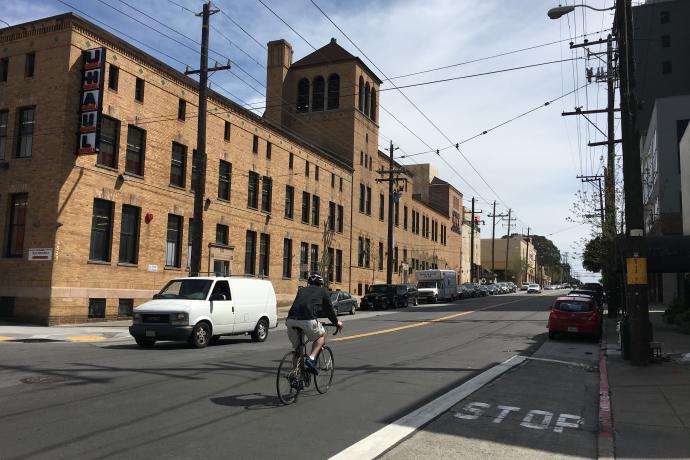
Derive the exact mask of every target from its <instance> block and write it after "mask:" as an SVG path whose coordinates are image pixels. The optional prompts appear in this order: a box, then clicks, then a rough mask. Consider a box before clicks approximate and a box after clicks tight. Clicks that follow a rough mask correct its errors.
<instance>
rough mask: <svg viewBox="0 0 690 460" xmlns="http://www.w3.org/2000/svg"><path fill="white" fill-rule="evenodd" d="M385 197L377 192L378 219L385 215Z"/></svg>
mask: <svg viewBox="0 0 690 460" xmlns="http://www.w3.org/2000/svg"><path fill="white" fill-rule="evenodd" d="M385 208H386V199H385V198H384V196H383V193H381V194H379V219H380V220H383V219H384V218H385V215H386V209H385Z"/></svg>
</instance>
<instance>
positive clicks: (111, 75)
mask: <svg viewBox="0 0 690 460" xmlns="http://www.w3.org/2000/svg"><path fill="white" fill-rule="evenodd" d="M119 80H120V68H119V67H116V66H114V65H112V64H110V72H108V88H110V89H112V90H113V91H117V85H118V83H119Z"/></svg>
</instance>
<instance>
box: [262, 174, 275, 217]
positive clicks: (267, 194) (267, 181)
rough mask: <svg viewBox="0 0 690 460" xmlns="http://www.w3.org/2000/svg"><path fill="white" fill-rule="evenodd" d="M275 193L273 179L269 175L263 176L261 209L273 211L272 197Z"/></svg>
mask: <svg viewBox="0 0 690 460" xmlns="http://www.w3.org/2000/svg"><path fill="white" fill-rule="evenodd" d="M272 195H273V179H271V178H270V177H268V176H264V177H263V181H262V184H261V210H262V211H264V212H271V197H272Z"/></svg>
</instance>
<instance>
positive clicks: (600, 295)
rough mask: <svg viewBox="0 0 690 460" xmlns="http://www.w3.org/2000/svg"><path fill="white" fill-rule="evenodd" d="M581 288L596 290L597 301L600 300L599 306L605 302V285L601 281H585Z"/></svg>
mask: <svg viewBox="0 0 690 460" xmlns="http://www.w3.org/2000/svg"><path fill="white" fill-rule="evenodd" d="M579 289H585V290H587V291H594V292H596V293H597V302H599V306H602V305H603V304H604V286H602V285H601V284H600V283H585V284H583V285H582V286H580V288H579Z"/></svg>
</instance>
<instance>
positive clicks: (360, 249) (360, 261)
mask: <svg viewBox="0 0 690 460" xmlns="http://www.w3.org/2000/svg"><path fill="white" fill-rule="evenodd" d="M357 266H358V267H363V266H364V238H362V237H361V236H360V237H359V238H357Z"/></svg>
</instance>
